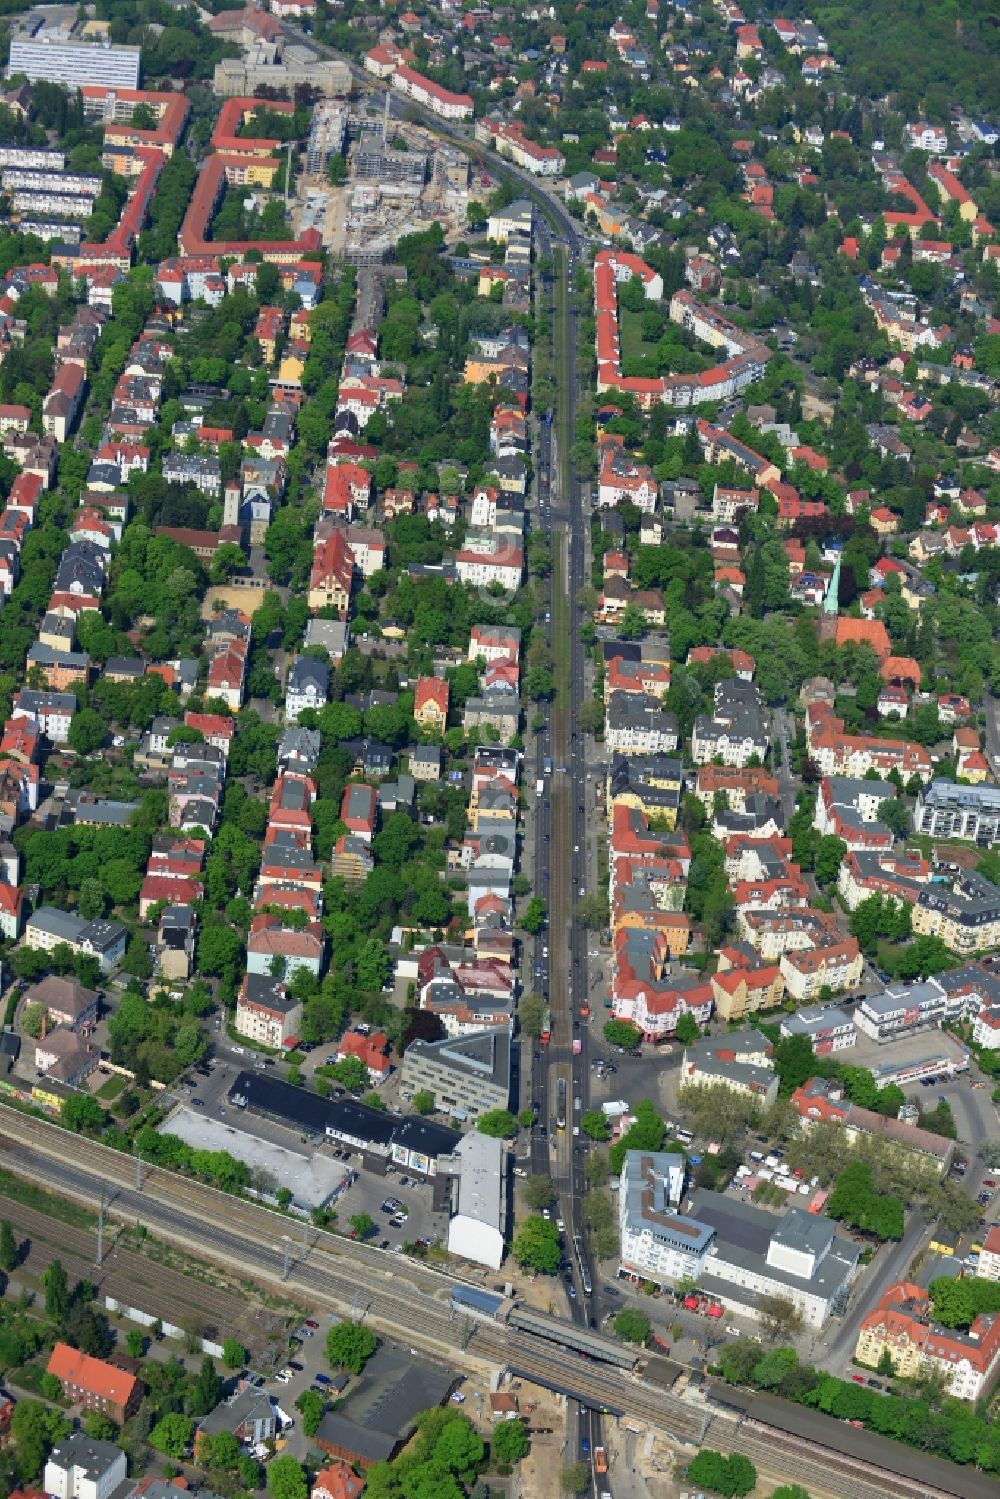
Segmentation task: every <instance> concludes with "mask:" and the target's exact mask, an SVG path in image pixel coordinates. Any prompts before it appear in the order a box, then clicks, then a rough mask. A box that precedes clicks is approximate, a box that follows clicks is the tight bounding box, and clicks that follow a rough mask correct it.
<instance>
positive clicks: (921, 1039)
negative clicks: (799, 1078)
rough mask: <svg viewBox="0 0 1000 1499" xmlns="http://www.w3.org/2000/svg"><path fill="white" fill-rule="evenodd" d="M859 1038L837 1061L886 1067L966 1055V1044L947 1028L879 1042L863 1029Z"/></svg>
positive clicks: (850, 1064)
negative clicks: (867, 1034) (957, 1039)
mask: <svg viewBox="0 0 1000 1499" xmlns="http://www.w3.org/2000/svg"><path fill="white" fill-rule="evenodd" d="M856 1034H857V1040H856V1041H855V1043H854V1045H853V1046H849V1047H848V1048H847V1049H846V1050H845V1051H839V1052H837V1060H838V1061H842V1062H843V1063H844V1064H845V1065H846V1066H848V1067H870V1068H872V1069H874V1068H876V1067H884V1066H886V1064H887V1063H891V1064H892V1065H893V1066H896V1065H897V1064H900V1063H901V1064H904V1065H911V1064H912V1063H914V1062H922V1061H924V1060H925V1059H927V1060H930V1059H932V1058H938V1057H941V1058H945V1057H954V1058H955V1059H956V1061H957V1060H958V1058H959V1057H961V1056H964V1055H965V1047H964V1046H962V1045H961V1044H960V1043H959V1042H958V1041H956V1039H955V1037H954V1036H951V1035H949V1034H948V1032H947V1031H939V1030H932V1029H930V1028H927V1029H925V1030H920V1031H914V1032H913V1034H912V1035H909V1036H900V1037H899V1039H898V1040H895V1041H882V1042H879V1041H875V1040H873V1039H872V1037H871V1036H866V1035H865V1033H864V1032H863V1031H857V1033H856Z"/></svg>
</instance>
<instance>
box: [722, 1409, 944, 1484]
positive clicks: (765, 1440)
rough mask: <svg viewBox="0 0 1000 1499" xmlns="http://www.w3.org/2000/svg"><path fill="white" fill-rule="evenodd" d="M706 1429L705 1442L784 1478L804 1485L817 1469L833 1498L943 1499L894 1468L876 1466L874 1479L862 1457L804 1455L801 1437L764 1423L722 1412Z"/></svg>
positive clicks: (814, 1480) (815, 1479)
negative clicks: (892, 1498) (708, 1436)
mask: <svg viewBox="0 0 1000 1499" xmlns="http://www.w3.org/2000/svg"><path fill="white" fill-rule="evenodd" d="M725 1425H728V1426H730V1427H731V1428H732V1432H731V1435H729V1436H724V1435H723V1429H722V1428H723V1427H724V1426H725ZM710 1431H711V1439H710V1443H709V1445H714V1446H721V1447H725V1448H726V1450H728V1451H730V1452H742V1453H743V1454H744V1456H746V1457H749V1458H750V1459H751V1460H752V1461H753V1463H754V1464H755V1465H756V1466H759V1467H761V1468H764V1469H768V1470H770V1471H771V1472H772V1473H780V1475H781V1477H782V1478H783V1479H794V1480H795V1481H796V1482H799V1483H802V1484H803V1485H805V1486H806V1487H808V1486H809V1484H810V1483H812V1484H816V1483H818V1482H819V1481H820V1480H819V1479H818V1477H817V1472H818V1471H821V1472H822V1473H823V1474H824V1475H825V1478H826V1482H825V1484H824V1487H825V1488H827V1489H828V1490H829V1489H834V1490H835V1492H836V1493H837V1495H838V1499H886V1496H887V1495H896V1496H898V1499H932V1496H938V1495H940V1496H941V1499H946V1496H945V1495H944V1492H943V1491H942V1490H941V1489H937V1488H934V1487H933V1485H931V1484H928V1483H917V1482H915V1481H914V1480H912V1479H909V1478H903V1477H902V1476H901V1475H899V1474H894V1473H887V1472H884V1471H881V1472H880V1473H879V1475H878V1477H877V1479H876V1478H875V1477H873V1476H872V1475H871V1469H870V1468H866V1465H865V1464H864V1463H863V1462H862V1461H860V1460H858V1459H854V1458H849V1457H845V1456H844V1455H843V1454H842V1453H837V1452H832V1451H830V1450H829V1449H826V1448H824V1449H823V1451H822V1456H819V1455H818V1454H817V1455H815V1456H813V1457H812V1458H809V1457H804V1456H803V1448H804V1447H806V1443H804V1442H803V1440H802V1439H801V1438H800V1437H795V1436H791V1435H790V1434H789V1433H788V1432H783V1431H778V1430H777V1429H776V1428H775V1427H772V1426H765V1425H764V1424H763V1423H759V1422H756V1421H744V1422H742V1423H736V1422H733V1421H731V1420H729V1419H728V1418H726V1417H721V1418H719V1417H716V1419H715V1420H714V1421H713V1422H712V1426H711V1428H710ZM807 1450H808V1449H807ZM831 1480H835V1483H834V1482H831Z"/></svg>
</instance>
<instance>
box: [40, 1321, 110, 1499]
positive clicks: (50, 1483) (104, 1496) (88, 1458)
mask: <svg viewBox="0 0 1000 1499" xmlns="http://www.w3.org/2000/svg"><path fill="white" fill-rule="evenodd" d="M57 1346H61V1347H63V1348H65V1347H66V1344H65V1343H63V1344H60V1345H57ZM78 1356H80V1357H82V1355H78ZM95 1362H96V1360H95ZM104 1367H105V1368H106V1369H107V1368H110V1367H111V1366H110V1365H109V1364H105V1365H104ZM60 1377H62V1376H60ZM65 1384H66V1381H65V1380H64V1381H63V1385H64V1388H65ZM88 1409H100V1407H94V1406H88ZM127 1471H128V1470H127V1466H126V1462H125V1454H124V1452H123V1451H122V1449H121V1448H120V1447H118V1446H116V1444H115V1443H114V1442H100V1441H95V1439H94V1438H93V1437H88V1436H87V1435H86V1434H85V1433H84V1432H82V1431H75V1432H73V1433H72V1434H71V1435H70V1436H68V1437H64V1438H63V1439H62V1441H60V1442H57V1443H56V1445H55V1446H54V1447H53V1449H52V1451H51V1453H50V1454H49V1457H48V1460H47V1462H46V1464H45V1469H44V1472H43V1474H42V1484H43V1485H44V1490H45V1493H46V1494H51V1495H53V1496H54V1499H111V1495H112V1494H113V1493H114V1492H115V1490H116V1489H117V1488H118V1486H119V1484H123V1483H124V1482H125V1479H126V1477H127Z"/></svg>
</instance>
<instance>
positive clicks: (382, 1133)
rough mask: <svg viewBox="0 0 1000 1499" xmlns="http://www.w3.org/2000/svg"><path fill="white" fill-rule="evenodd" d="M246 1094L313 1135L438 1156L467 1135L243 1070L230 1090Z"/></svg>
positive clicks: (262, 1109) (256, 1105) (253, 1104)
mask: <svg viewBox="0 0 1000 1499" xmlns="http://www.w3.org/2000/svg"><path fill="white" fill-rule="evenodd" d="M229 1096H230V1098H231V1099H235V1098H237V1097H241V1098H245V1099H246V1102H247V1106H248V1107H249V1108H252V1109H255V1110H256V1111H257V1112H259V1113H261V1114H268V1115H270V1116H271V1117H272V1118H275V1119H284V1120H286V1121H287V1122H288V1123H290V1124H292V1125H294V1126H295V1127H296V1128H297V1129H305V1130H308V1131H310V1132H311V1133H313V1134H323V1133H326V1132H327V1131H329V1132H330V1133H331V1134H335V1135H339V1136H341V1137H342V1138H345V1139H354V1140H365V1141H367V1142H368V1143H369V1144H371V1145H377V1146H383V1147H386V1148H387V1147H388V1146H389V1145H390V1144H397V1145H401V1146H403V1147H404V1149H407V1150H415V1151H422V1152H423V1154H424V1155H427V1156H430V1157H431V1159H436V1158H437V1157H438V1156H440V1155H451V1153H452V1152H453V1151H454V1149H455V1147H456V1145H457V1144H458V1142H459V1140H460V1138H461V1136H460V1135H458V1134H456V1132H455V1131H454V1130H452V1129H449V1128H447V1127H446V1126H445V1125H442V1124H434V1123H432V1122H431V1121H430V1120H427V1119H421V1118H420V1117H419V1116H418V1115H416V1114H414V1115H404V1116H403V1117H402V1118H400V1117H399V1116H398V1115H393V1114H384V1113H382V1112H381V1110H379V1109H370V1108H369V1107H368V1106H367V1105H366V1104H363V1103H358V1102H357V1100H356V1099H353V1098H338V1099H328V1098H320V1097H319V1095H318V1094H316V1093H309V1092H307V1091H306V1089H305V1088H296V1087H294V1086H293V1085H292V1084H291V1083H283V1082H280V1081H278V1080H277V1079H275V1078H270V1077H265V1076H263V1075H261V1074H260V1073H257V1072H241V1073H240V1075H239V1077H238V1078H237V1079H236V1081H235V1083H234V1084H233V1086H232V1088H231V1089H230V1094H229Z"/></svg>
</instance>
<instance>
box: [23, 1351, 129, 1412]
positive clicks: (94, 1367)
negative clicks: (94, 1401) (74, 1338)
mask: <svg viewBox="0 0 1000 1499" xmlns="http://www.w3.org/2000/svg"><path fill="white" fill-rule="evenodd" d="M45 1372H46V1374H54V1375H55V1376H56V1378H57V1379H59V1380H62V1381H63V1382H64V1383H67V1384H71V1385H75V1386H76V1387H77V1388H78V1389H81V1390H87V1391H88V1392H89V1393H90V1394H92V1395H96V1396H97V1397H98V1399H100V1400H111V1401H114V1402H115V1403H116V1404H117V1405H123V1406H124V1405H127V1404H128V1402H129V1400H130V1399H131V1397H132V1394H133V1392H134V1390H135V1387H136V1383H137V1380H136V1378H135V1375H134V1374H129V1373H128V1372H127V1371H126V1370H125V1369H116V1368H115V1366H114V1365H113V1364H106V1363H105V1362H104V1360H103V1359H99V1358H91V1357H90V1355H89V1354H87V1353H81V1352H80V1350H79V1348H71V1347H70V1346H69V1344H68V1343H57V1344H56V1345H55V1347H54V1348H53V1350H52V1354H51V1357H50V1358H49V1361H48V1363H47V1364H46V1365H45Z"/></svg>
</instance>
